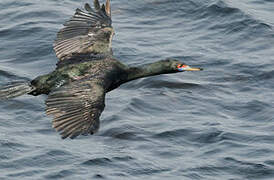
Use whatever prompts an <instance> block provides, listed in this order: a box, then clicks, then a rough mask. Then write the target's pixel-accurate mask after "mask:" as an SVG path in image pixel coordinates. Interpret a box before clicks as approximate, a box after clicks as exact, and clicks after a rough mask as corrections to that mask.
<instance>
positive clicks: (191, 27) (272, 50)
mask: <svg viewBox="0 0 274 180" xmlns="http://www.w3.org/2000/svg"><path fill="white" fill-rule="evenodd" d="M85 2H86V0H78V1H73V0H46V1H30V0H20V1H19V0H1V1H0V17H1V18H0V42H1V43H0V86H3V85H5V84H7V83H9V82H11V81H20V80H26V79H29V80H31V79H33V78H35V77H36V76H38V75H42V74H45V73H49V72H51V71H52V70H54V68H55V64H56V62H57V58H56V56H55V53H54V51H53V49H52V43H53V41H54V39H55V37H56V33H57V31H58V30H59V29H60V28H62V24H63V23H64V22H65V21H66V20H68V19H69V18H70V17H71V15H73V14H74V10H75V9H76V8H77V7H82V6H83V5H84V3H85ZM111 3H112V19H113V26H114V28H115V31H116V35H115V37H114V40H113V52H114V54H115V57H116V58H117V59H120V60H121V61H122V62H124V63H127V64H130V65H140V64H145V63H151V62H154V61H157V60H159V59H165V58H167V57H173V58H177V59H179V60H182V61H183V62H185V63H186V64H190V65H195V66H200V67H203V68H204V69H205V70H204V71H202V72H184V73H177V74H170V75H161V76H155V77H150V78H144V79H139V80H135V81H132V82H130V83H127V84H124V85H122V86H121V87H120V88H118V89H116V90H114V91H112V92H110V93H108V95H107V98H106V109H105V111H104V112H103V114H102V116H101V128H100V130H99V132H98V133H97V134H95V135H93V136H81V137H79V138H77V139H75V140H70V139H66V140H61V138H60V136H59V135H58V133H56V132H55V130H54V129H53V128H52V127H51V120H52V117H48V116H46V114H45V111H44V110H45V104H44V101H45V99H46V98H47V96H45V95H42V96H38V97H33V96H28V95H25V96H21V97H19V98H16V99H13V100H9V101H1V102H0V179H115V180H119V179H133V180H134V179H136V180H137V179H138V180H139V179H143V178H145V179H149V180H150V179H152V180H159V179H175V180H177V179H178V180H181V179H190V180H198V179H203V180H220V179H222V180H223V179H231V180H232V179H233V180H243V179H248V180H253V179H254V180H258V179H260V180H262V179H269V180H272V179H274V1H273V0H241V1H238V0H209V1H201V0H139V1H128V0H112V1H111Z"/></svg>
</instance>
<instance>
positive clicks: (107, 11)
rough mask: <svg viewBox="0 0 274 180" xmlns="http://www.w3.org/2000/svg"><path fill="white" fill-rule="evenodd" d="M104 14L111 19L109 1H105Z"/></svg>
mask: <svg viewBox="0 0 274 180" xmlns="http://www.w3.org/2000/svg"><path fill="white" fill-rule="evenodd" d="M106 13H107V15H108V16H109V17H111V6H110V0H107V1H106Z"/></svg>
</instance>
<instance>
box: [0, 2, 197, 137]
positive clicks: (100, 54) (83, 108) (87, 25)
mask: <svg viewBox="0 0 274 180" xmlns="http://www.w3.org/2000/svg"><path fill="white" fill-rule="evenodd" d="M111 24H112V21H111V8H110V0H107V1H106V3H105V4H103V5H100V4H99V1H98V0H94V8H91V7H90V5H89V4H85V7H84V9H76V12H75V14H74V15H73V17H72V18H71V19H70V20H69V21H67V22H66V23H65V24H64V27H63V28H62V29H61V30H60V31H59V32H58V34H57V39H56V40H55V42H54V50H55V53H56V56H57V57H58V59H59V61H58V63H57V67H56V69H55V70H54V71H53V72H51V73H49V74H46V75H42V76H39V77H37V78H35V79H34V80H32V81H31V82H15V83H11V84H10V85H8V86H5V87H2V88H1V89H0V99H2V100H4V99H9V98H13V97H17V96H20V95H23V94H31V95H34V96H37V95H40V94H48V98H47V100H46V113H47V114H48V115H52V116H53V117H54V119H53V123H52V126H53V128H55V129H56V130H57V131H58V132H60V134H61V136H62V138H67V137H70V138H75V137H76V136H78V135H81V134H82V135H87V134H93V133H95V132H96V131H97V130H98V129H99V117H100V115H101V113H102V111H103V110H104V107H105V95H106V93H107V92H109V91H111V90H113V89H115V88H117V87H119V86H120V85H121V84H123V83H126V82H129V81H132V80H135V79H138V78H143V77H147V76H155V75H159V74H168V73H177V72H183V71H200V70H202V69H201V68H192V67H190V66H188V65H186V64H184V63H182V62H179V61H177V60H175V59H166V60H160V61H157V62H154V63H150V64H145V65H142V66H138V67H129V66H128V65H125V64H123V63H121V62H120V61H118V60H116V59H115V57H113V55H112V50H111V41H112V37H113V35H114V30H113V28H112V25H111Z"/></svg>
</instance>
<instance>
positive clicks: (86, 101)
mask: <svg viewBox="0 0 274 180" xmlns="http://www.w3.org/2000/svg"><path fill="white" fill-rule="evenodd" d="M46 105H47V110H46V112H47V114H48V115H53V116H54V120H53V124H52V126H53V127H54V128H55V129H56V130H57V131H58V132H60V134H61V136H62V138H63V139H65V138H67V137H70V138H72V139H73V138H75V137H76V136H78V135H88V134H93V133H95V132H96V131H97V130H98V129H99V117H100V115H101V113H102V111H103V110H104V107H105V90H104V88H103V85H102V81H100V80H98V79H92V80H85V79H83V80H80V81H75V82H73V83H71V84H69V85H65V86H63V87H61V88H59V89H56V90H55V91H53V92H52V93H50V95H49V96H48V99H47V100H46Z"/></svg>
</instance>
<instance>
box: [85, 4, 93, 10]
mask: <svg viewBox="0 0 274 180" xmlns="http://www.w3.org/2000/svg"><path fill="white" fill-rule="evenodd" d="M85 9H86V10H87V11H89V12H92V8H91V7H90V5H89V4H88V3H86V4H85Z"/></svg>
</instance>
